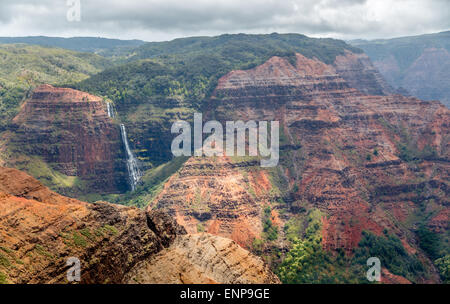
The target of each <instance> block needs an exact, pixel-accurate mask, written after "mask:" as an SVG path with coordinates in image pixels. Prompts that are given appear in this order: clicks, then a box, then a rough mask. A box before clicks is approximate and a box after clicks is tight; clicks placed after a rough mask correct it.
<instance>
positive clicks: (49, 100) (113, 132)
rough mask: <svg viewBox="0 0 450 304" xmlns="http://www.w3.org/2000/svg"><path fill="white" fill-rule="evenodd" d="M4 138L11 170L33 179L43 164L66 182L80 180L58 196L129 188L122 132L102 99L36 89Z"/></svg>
mask: <svg viewBox="0 0 450 304" xmlns="http://www.w3.org/2000/svg"><path fill="white" fill-rule="evenodd" d="M3 138H4V142H5V143H4V146H6V147H7V148H8V150H9V153H10V155H11V159H10V160H5V162H6V163H8V164H9V165H10V166H13V167H17V168H20V169H23V170H25V171H29V172H30V173H32V174H33V166H36V165H37V163H38V161H39V160H41V161H43V162H44V163H45V164H46V165H48V166H49V167H50V170H51V171H53V170H54V171H56V172H59V173H60V174H62V175H63V176H65V178H66V179H67V180H71V181H73V178H75V177H76V178H78V180H76V182H72V183H68V185H66V187H64V186H63V187H60V188H59V189H58V190H59V192H61V193H66V194H73V193H74V192H73V190H74V189H73V188H75V189H76V188H77V186H79V187H82V191H84V192H106V193H108V192H116V193H117V192H123V191H125V190H126V189H127V188H128V184H127V172H126V166H125V162H124V157H123V155H125V153H126V152H125V150H124V147H123V144H122V139H121V135H120V131H119V128H118V126H117V125H116V124H114V122H113V121H112V120H111V119H110V118H109V117H108V115H107V112H106V105H105V103H104V102H103V100H102V98H100V97H97V96H94V95H91V94H88V93H85V92H81V91H77V90H73V89H68V88H56V87H53V86H51V85H41V86H38V87H37V88H36V89H35V90H34V91H33V93H32V95H31V97H30V98H29V99H27V100H26V101H25V102H24V103H23V104H22V106H21V108H20V111H19V113H18V114H17V115H16V117H14V119H13V120H12V122H11V124H10V128H9V132H7V133H6V134H4V136H3ZM20 156H22V157H20ZM30 157H31V159H28V158H30ZM37 177H41V178H42V179H43V180H45V179H46V178H47V179H49V180H50V181H49V183H48V185H49V186H55V185H54V184H52V183H51V178H50V177H48V176H37ZM70 177H73V178H72V179H71V178H70ZM104 181H107V182H104ZM78 192H80V191H78Z"/></svg>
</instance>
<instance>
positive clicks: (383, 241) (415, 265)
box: [354, 231, 424, 282]
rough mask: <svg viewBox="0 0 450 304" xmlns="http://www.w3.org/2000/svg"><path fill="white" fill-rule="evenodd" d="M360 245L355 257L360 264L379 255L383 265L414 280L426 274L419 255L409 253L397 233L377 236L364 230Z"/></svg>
mask: <svg viewBox="0 0 450 304" xmlns="http://www.w3.org/2000/svg"><path fill="white" fill-rule="evenodd" d="M358 246H359V247H358V248H357V249H356V250H355V257H354V259H355V262H356V263H358V264H360V265H365V263H366V261H367V259H368V258H369V257H378V258H379V259H380V261H381V266H382V267H386V268H387V269H388V270H389V271H390V272H391V273H393V274H396V275H401V276H403V277H405V278H407V279H408V280H410V281H412V282H415V281H416V278H417V276H421V275H424V267H423V265H422V263H421V262H420V261H419V259H418V258H417V256H415V255H409V254H408V253H407V252H406V250H405V248H404V247H403V245H402V242H401V241H400V239H399V238H398V237H397V236H395V235H389V234H388V235H385V236H377V235H375V234H373V233H371V232H366V231H363V236H362V239H361V241H360V242H359V245H358Z"/></svg>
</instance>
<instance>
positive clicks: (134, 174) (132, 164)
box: [106, 102, 142, 191]
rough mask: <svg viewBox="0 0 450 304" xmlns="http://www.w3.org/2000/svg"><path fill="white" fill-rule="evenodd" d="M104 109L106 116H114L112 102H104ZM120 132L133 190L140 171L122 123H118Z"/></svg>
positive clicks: (140, 174) (140, 173)
mask: <svg viewBox="0 0 450 304" xmlns="http://www.w3.org/2000/svg"><path fill="white" fill-rule="evenodd" d="M106 111H107V113H108V117H110V118H115V117H116V114H115V111H114V105H113V104H112V103H110V102H107V103H106ZM120 134H121V136H122V142H123V145H124V147H125V151H126V152H127V169H128V181H129V183H130V186H131V191H134V190H136V185H137V184H138V182H139V180H140V179H141V178H142V172H141V170H140V169H139V162H138V161H137V159H136V157H134V154H133V152H132V151H131V149H130V145H129V144H128V138H127V131H126V130H125V126H124V124H120Z"/></svg>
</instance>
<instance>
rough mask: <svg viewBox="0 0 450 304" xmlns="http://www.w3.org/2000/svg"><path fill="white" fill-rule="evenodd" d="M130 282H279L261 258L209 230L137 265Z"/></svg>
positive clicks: (127, 280) (130, 274)
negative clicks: (212, 233)
mask: <svg viewBox="0 0 450 304" xmlns="http://www.w3.org/2000/svg"><path fill="white" fill-rule="evenodd" d="M126 282H127V283H140V284H211V283H215V284H217V283H223V284H236V283H237V284H277V283H280V280H279V279H278V278H277V277H276V276H275V275H274V274H273V273H272V272H271V271H270V269H269V267H268V265H267V264H265V263H264V262H263V261H262V259H261V258H258V257H256V256H254V255H252V254H250V253H249V252H248V251H247V250H245V249H243V248H241V247H240V246H239V245H237V244H236V243H235V242H233V241H232V240H230V239H226V238H222V237H217V236H213V235H211V234H207V233H200V234H195V235H183V236H180V237H177V239H176V240H175V242H174V243H173V244H172V245H171V246H170V247H168V248H166V249H164V250H162V251H161V252H159V253H158V254H156V255H155V256H153V257H152V258H150V259H148V260H146V261H143V262H141V263H139V264H138V265H136V267H135V268H134V269H132V270H131V271H130V272H129V273H128V275H127V276H126Z"/></svg>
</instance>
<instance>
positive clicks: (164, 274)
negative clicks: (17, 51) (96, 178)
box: [0, 167, 279, 283]
mask: <svg viewBox="0 0 450 304" xmlns="http://www.w3.org/2000/svg"><path fill="white" fill-rule="evenodd" d="M185 234H186V231H185V230H184V229H183V228H182V227H181V226H179V225H178V224H176V223H175V222H174V221H173V219H172V218H171V217H169V216H168V215H167V214H165V213H162V212H161V211H149V212H144V211H142V210H140V209H137V208H134V207H125V206H120V205H113V204H109V203H106V202H97V203H94V204H88V203H85V202H81V201H78V200H75V199H71V198H67V197H64V196H61V195H59V194H57V193H55V192H52V191H50V190H48V189H47V188H46V187H44V186H43V185H42V184H40V183H39V182H38V181H37V180H35V179H34V178H32V177H30V176H29V175H27V174H25V173H23V172H21V171H18V170H16V169H8V168H2V167H0V278H1V279H2V283H4V282H7V283H67V278H66V273H67V270H68V268H69V267H67V266H66V262H67V260H68V259H69V257H76V258H78V259H79V260H80V262H81V283H127V282H128V279H127V278H126V277H129V276H130V275H128V273H129V272H131V270H133V272H137V273H139V274H140V275H142V276H144V277H150V276H156V277H158V278H160V279H161V280H162V281H167V282H168V281H170V280H171V279H172V277H182V276H188V275H189V274H191V273H194V271H195V273H197V274H198V276H197V279H198V278H201V277H204V278H211V280H214V281H215V282H217V283H238V282H239V283H242V282H243V283H263V282H264V283H277V282H279V280H278V278H277V277H276V276H275V275H274V274H273V273H272V272H270V270H269V269H268V266H267V265H266V264H264V262H263V261H261V260H260V259H259V258H257V257H255V256H253V255H252V254H250V253H249V252H248V251H246V250H244V249H242V248H240V247H239V246H238V245H236V244H235V243H234V242H232V241H231V240H225V239H222V238H218V237H216V236H212V235H208V234H205V235H204V236H203V237H202V238H203V239H205V241H203V242H201V243H199V242H195V241H194V242H190V243H189V244H188V245H189V246H188V247H189V250H192V251H193V252H212V253H215V254H214V255H215V258H216V261H228V262H229V263H227V262H223V263H222V265H221V267H220V269H219V268H217V271H216V268H213V267H212V265H211V263H212V262H213V260H212V259H211V260H205V259H196V258H189V265H190V266H189V267H186V265H185V267H183V268H176V269H174V268H173V267H172V266H174V265H175V264H176V263H178V264H179V265H182V264H183V261H184V259H186V257H183V256H182V255H174V256H173V255H170V254H169V255H168V256H167V259H169V258H170V262H169V260H167V261H166V259H165V258H164V257H160V256H158V259H159V261H161V263H160V264H158V265H154V264H151V263H150V264H151V265H154V266H155V267H156V268H157V269H156V270H153V271H152V273H151V274H149V273H147V268H145V267H147V265H149V264H147V263H145V261H147V260H149V259H151V258H152V257H153V256H155V254H157V253H158V252H160V251H161V250H163V249H164V248H170V249H169V251H174V252H178V253H181V252H183V250H185V247H186V246H187V245H186V243H185V241H187V240H189V239H190V238H191V237H190V236H187V235H185ZM180 237H181V238H182V239H183V240H185V241H182V240H178V241H177V242H176V243H174V242H175V240H176V239H177V238H180ZM192 238H193V239H195V238H196V237H195V236H193V237H192ZM172 244H173V245H174V246H171V245H172ZM177 244H178V245H177ZM244 257H245V258H244ZM237 260H241V263H240V264H236V263H234V262H233V261H237ZM139 265H142V267H141V266H139ZM169 265H171V267H169ZM144 266H145V267H144ZM141 268H142V269H141ZM191 270H192V271H191ZM195 282H197V283H205V282H204V281H200V280H197V281H195Z"/></svg>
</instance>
